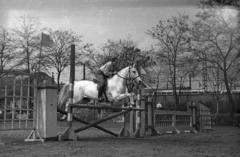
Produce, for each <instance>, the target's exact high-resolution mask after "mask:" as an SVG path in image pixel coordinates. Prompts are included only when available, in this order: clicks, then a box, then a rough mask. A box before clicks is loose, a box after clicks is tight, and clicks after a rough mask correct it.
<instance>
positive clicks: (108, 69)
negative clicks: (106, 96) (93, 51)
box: [100, 61, 115, 77]
mask: <svg viewBox="0 0 240 157" xmlns="http://www.w3.org/2000/svg"><path fill="white" fill-rule="evenodd" d="M100 70H101V71H102V72H103V73H104V75H106V76H108V77H111V76H112V75H113V72H114V71H115V68H114V66H113V64H112V62H111V61H109V62H107V63H106V64H104V65H103V66H101V67H100Z"/></svg>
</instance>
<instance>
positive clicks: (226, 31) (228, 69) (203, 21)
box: [193, 8, 240, 116]
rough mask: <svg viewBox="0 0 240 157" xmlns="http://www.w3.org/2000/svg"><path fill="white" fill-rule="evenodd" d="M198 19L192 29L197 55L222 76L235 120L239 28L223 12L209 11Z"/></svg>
mask: <svg viewBox="0 0 240 157" xmlns="http://www.w3.org/2000/svg"><path fill="white" fill-rule="evenodd" d="M197 17H198V18H199V21H196V22H194V26H193V28H194V29H193V38H194V40H195V42H196V45H197V46H196V50H197V51H196V55H197V56H198V57H199V59H201V60H203V61H206V62H207V63H209V65H216V68H218V69H219V70H220V71H221V72H222V76H223V79H224V84H225V88H226V90H227V95H228V99H229V102H230V104H231V116H233V112H234V102H233V98H232V95H231V87H230V81H229V78H230V77H232V76H235V75H238V73H239V70H237V69H235V68H236V66H235V65H236V63H237V62H239V59H240V58H239V57H238V55H239V52H238V50H239V44H240V30H239V26H238V25H236V23H237V18H236V17H227V18H226V16H224V12H223V11H222V10H221V8H217V9H209V10H207V11H205V12H202V13H199V14H198V16H197ZM234 73H235V74H234Z"/></svg>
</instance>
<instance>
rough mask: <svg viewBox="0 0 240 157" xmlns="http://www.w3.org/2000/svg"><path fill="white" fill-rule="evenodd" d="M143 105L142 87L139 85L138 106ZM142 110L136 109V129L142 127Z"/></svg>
mask: <svg viewBox="0 0 240 157" xmlns="http://www.w3.org/2000/svg"><path fill="white" fill-rule="evenodd" d="M140 105H141V89H139V86H137V101H136V108H140ZM140 120H141V112H140V111H139V110H137V111H136V130H137V129H140V128H141V122H140Z"/></svg>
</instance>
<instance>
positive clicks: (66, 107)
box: [60, 101, 69, 121]
mask: <svg viewBox="0 0 240 157" xmlns="http://www.w3.org/2000/svg"><path fill="white" fill-rule="evenodd" d="M68 105H69V104H68V101H67V102H66V105H65V111H66V112H67V111H68ZM66 118H67V115H66V114H64V115H63V116H62V117H61V118H60V121H64V120H65V119H66Z"/></svg>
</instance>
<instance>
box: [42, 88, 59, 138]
mask: <svg viewBox="0 0 240 157" xmlns="http://www.w3.org/2000/svg"><path fill="white" fill-rule="evenodd" d="M57 92H58V88H57V85H54V84H51V83H42V84H40V85H39V87H38V95H37V112H38V113H37V115H38V117H37V122H38V123H37V130H38V131H39V134H40V136H41V137H42V138H43V139H44V141H46V140H57V112H56V111H57Z"/></svg>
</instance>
